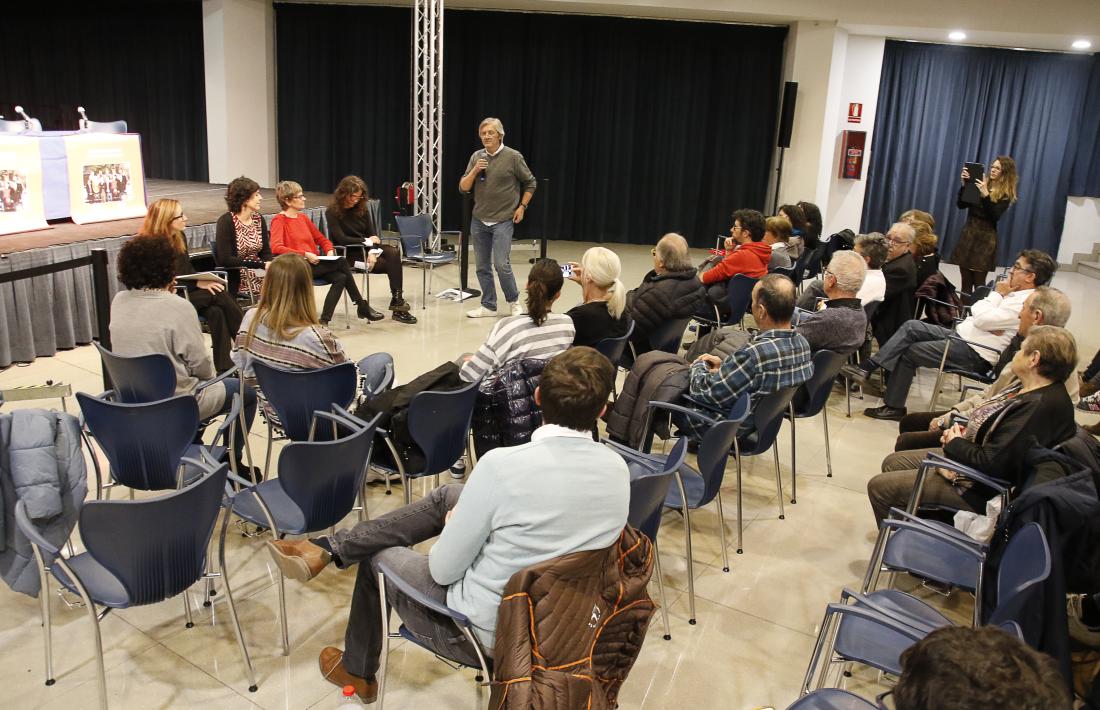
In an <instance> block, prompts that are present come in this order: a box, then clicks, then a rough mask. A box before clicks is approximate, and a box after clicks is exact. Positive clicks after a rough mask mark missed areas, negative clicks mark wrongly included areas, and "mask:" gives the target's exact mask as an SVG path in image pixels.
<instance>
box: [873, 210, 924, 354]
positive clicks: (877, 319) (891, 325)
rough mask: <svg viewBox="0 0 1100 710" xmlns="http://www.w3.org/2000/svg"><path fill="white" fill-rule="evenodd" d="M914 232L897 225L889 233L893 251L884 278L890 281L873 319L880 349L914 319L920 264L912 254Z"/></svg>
mask: <svg viewBox="0 0 1100 710" xmlns="http://www.w3.org/2000/svg"><path fill="white" fill-rule="evenodd" d="M915 234H916V233H915V232H914V231H913V228H912V227H910V226H909V225H908V224H905V223H904V222H896V223H895V224H893V225H891V227H890V230H889V231H888V232H886V243H887V246H888V247H889V250H888V251H887V254H886V263H884V264H883V265H882V275H883V277H884V278H885V279H886V293H885V294H884V295H883V297H882V303H880V304H879V306H878V308H877V309H876V310H875V316H874V318H872V319H871V330H872V332H873V333H874V336H875V340H877V341H878V343H879V347H882V346H883V345H885V344H886V341H887V340H889V339H890V336H892V335H893V334H894V333H896V332H897V331H898V328H900V327H901V326H902V325H903V324H904V323H905V322H906V321H908V320H910V319H911V318H912V317H913V303H914V296H913V294H914V292H915V291H916V290H917V264H916V262H915V261H913V254H912V252H911V250H910V247H911V245H912V244H913V237H914V236H915Z"/></svg>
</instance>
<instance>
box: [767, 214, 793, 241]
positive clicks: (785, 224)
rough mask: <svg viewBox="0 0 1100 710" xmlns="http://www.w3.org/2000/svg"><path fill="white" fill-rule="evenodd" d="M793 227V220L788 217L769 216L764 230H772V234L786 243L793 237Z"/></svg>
mask: <svg viewBox="0 0 1100 710" xmlns="http://www.w3.org/2000/svg"><path fill="white" fill-rule="evenodd" d="M792 229H793V228H792V227H791V221H790V220H789V219H787V218H786V217H782V216H780V217H768V219H767V221H765V222H764V232H765V233H767V232H771V233H772V236H774V237H775V238H776V239H778V240H779V241H781V242H783V243H784V244H786V243H787V242H789V241H791V237H793V236H794V233H793V231H792Z"/></svg>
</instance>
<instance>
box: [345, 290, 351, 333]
mask: <svg viewBox="0 0 1100 710" xmlns="http://www.w3.org/2000/svg"><path fill="white" fill-rule="evenodd" d="M344 328H345V329H347V330H350V329H351V315H350V314H349V313H348V292H347V291H344Z"/></svg>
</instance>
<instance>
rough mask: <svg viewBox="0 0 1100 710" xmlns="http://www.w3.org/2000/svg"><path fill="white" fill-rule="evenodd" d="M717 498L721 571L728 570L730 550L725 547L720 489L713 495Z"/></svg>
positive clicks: (724, 522)
mask: <svg viewBox="0 0 1100 710" xmlns="http://www.w3.org/2000/svg"><path fill="white" fill-rule="evenodd" d="M715 497H716V498H717V500H718V537H719V539H720V540H721V543H722V571H723V572H729V571H730V551H729V549H728V548H727V547H726V517H725V516H724V515H722V491H718V495H717V496H715Z"/></svg>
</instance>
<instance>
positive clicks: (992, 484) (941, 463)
mask: <svg viewBox="0 0 1100 710" xmlns="http://www.w3.org/2000/svg"><path fill="white" fill-rule="evenodd" d="M1002 414H1003V410H1002ZM937 468H942V469H944V470H946V471H954V472H955V473H957V474H960V475H962V476H964V477H966V478H967V479H969V480H971V481H974V482H976V483H980V484H982V485H983V486H985V487H986V488H988V489H990V490H991V491H993V492H994V493H996V494H997V495H998V496H1000V498H1001V510H1008V496H1009V493H1010V491H1011V488H1012V484H1011V483H1009V482H1008V481H1004V480H1002V479H1000V478H994V477H993V476H990V475H988V474H986V473H982V472H981V471H979V470H977V469H975V468H971V467H969V466H966V465H963V464H961V463H959V462H958V461H952V460H951V459H949V458H947V457H945V456H941V455H939V454H934V453H930V454H928V455H927V456H925V457H924V460H923V461H921V463H920V466H918V467H917V477H916V479H914V481H913V492H912V493H910V494H909V502H908V503H906V505H905V512H906V513H909V514H910V515H916V514H917V511H918V510H948V511H949V512H952V513H954V512H955V511H956V510H957V509H955V508H947V507H946V506H942V505H928V504H922V503H921V495H922V493H923V492H924V480H925V478H926V477H927V476H929V475H932V476H935V475H938V474H937V473H936V472H935V469H937Z"/></svg>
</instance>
